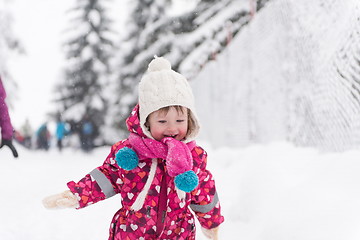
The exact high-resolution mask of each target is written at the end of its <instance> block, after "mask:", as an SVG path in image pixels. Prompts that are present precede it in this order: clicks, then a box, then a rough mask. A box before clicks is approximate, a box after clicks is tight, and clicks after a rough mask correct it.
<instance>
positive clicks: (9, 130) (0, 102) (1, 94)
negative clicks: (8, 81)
mask: <svg viewBox="0 0 360 240" xmlns="http://www.w3.org/2000/svg"><path fill="white" fill-rule="evenodd" d="M5 98H6V92H5V89H4V86H3V84H2V81H1V79H0V128H1V136H2V138H3V139H7V140H8V139H11V138H12V135H13V127H12V125H11V121H10V116H9V110H8V107H7V105H6V102H5Z"/></svg>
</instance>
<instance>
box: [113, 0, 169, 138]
mask: <svg viewBox="0 0 360 240" xmlns="http://www.w3.org/2000/svg"><path fill="white" fill-rule="evenodd" d="M169 5H170V1H169V0H138V1H136V2H132V6H133V7H132V9H131V10H130V11H131V14H130V19H129V21H128V24H127V29H126V31H127V32H128V34H127V36H126V37H125V39H124V41H123V42H122V43H121V46H122V48H121V51H120V57H119V58H120V60H119V67H118V69H119V71H120V72H119V73H118V74H119V76H118V77H117V79H118V80H117V81H116V83H115V87H114V89H115V93H114V102H113V103H112V105H113V106H115V107H114V108H113V109H112V110H113V112H112V113H110V115H109V119H112V121H111V122H110V123H109V124H110V125H111V127H112V128H120V129H122V130H125V129H126V126H125V119H126V118H127V117H128V115H129V112H130V111H131V109H132V108H133V107H134V106H135V104H136V101H137V93H136V89H135V86H136V84H137V83H138V81H139V80H140V79H141V76H142V75H143V74H144V72H145V71H146V68H147V63H148V62H149V61H150V60H151V59H152V58H153V57H154V54H163V53H165V52H166V49H164V48H163V46H161V45H159V46H160V47H161V48H162V49H161V50H158V49H157V50H156V51H155V50H154V51H149V52H147V51H146V49H147V48H148V47H149V46H151V45H152V44H154V43H156V42H157V40H158V39H159V36H158V35H159V34H161V31H158V32H156V31H154V30H155V28H154V26H157V25H162V24H163V21H164V19H166V17H165V16H166V9H167V7H168V6H169ZM119 134H120V133H119Z"/></svg>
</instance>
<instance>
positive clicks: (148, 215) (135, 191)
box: [68, 108, 224, 240]
mask: <svg viewBox="0 0 360 240" xmlns="http://www.w3.org/2000/svg"><path fill="white" fill-rule="evenodd" d="M139 124H140V123H139V118H138V111H137V109H136V108H135V110H134V111H133V112H132V114H131V116H130V117H129V118H128V120H127V125H128V128H129V130H130V131H131V132H133V133H136V134H138V135H140V136H141V137H144V138H146V136H145V135H144V134H143V132H142V130H141V127H140V125H139ZM124 147H128V148H131V147H132V146H131V144H130V142H129V140H128V139H125V140H122V141H120V142H118V143H116V144H114V145H113V146H112V148H111V152H110V154H109V155H108V157H107V158H106V160H105V162H104V163H103V165H102V166H100V167H98V168H96V169H94V170H93V171H92V172H91V173H89V174H87V175H86V176H85V177H84V178H83V179H81V180H80V181H79V182H78V183H75V182H69V183H68V187H69V189H70V190H71V191H72V192H73V193H74V194H75V195H77V196H78V198H79V199H80V200H79V206H80V207H79V208H84V207H86V206H88V205H91V204H93V203H96V202H98V201H101V200H104V199H106V198H109V197H111V196H113V195H115V194H118V193H119V194H120V195H121V198H122V200H121V201H122V208H121V209H120V210H118V211H117V212H116V214H115V216H114V217H113V219H112V222H111V226H110V236H109V240H121V239H126V240H133V239H146V240H151V239H154V240H155V239H195V222H194V216H193V214H192V213H191V212H190V209H189V207H190V208H191V209H192V210H193V211H194V213H195V215H196V217H197V218H198V220H199V222H200V224H201V226H202V227H204V228H207V229H211V228H215V227H217V226H218V225H219V224H221V223H222V222H223V221H224V217H223V216H222V215H221V212H220V203H219V200H218V197H217V194H216V189H215V182H214V180H213V177H212V174H211V173H210V172H209V171H208V170H206V161H207V154H206V152H205V151H204V150H203V149H202V148H201V147H199V146H195V147H194V148H192V151H191V154H192V157H193V169H192V170H193V171H194V172H195V173H196V174H197V176H198V178H199V185H198V186H197V187H196V188H195V189H194V190H193V191H191V192H190V193H186V198H185V200H183V201H182V200H181V199H180V198H179V197H178V194H177V191H176V189H175V184H174V178H173V177H170V176H169V175H168V174H167V167H166V164H165V163H164V161H163V159H157V161H158V165H157V168H156V172H155V175H154V178H153V181H152V182H151V185H150V188H149V191H148V193H147V195H146V198H145V201H144V204H143V206H142V208H141V209H140V210H138V211H134V210H132V209H131V206H132V205H133V203H134V202H135V200H136V199H137V197H138V196H139V193H140V192H141V190H142V189H143V188H144V186H145V184H146V182H147V179H148V178H149V173H150V168H151V162H152V160H151V159H145V160H140V162H139V164H138V166H137V167H136V168H135V169H133V170H130V171H127V170H124V169H122V168H120V167H119V166H118V164H117V163H116V161H115V154H116V153H117V152H118V150H119V149H122V148H124Z"/></svg>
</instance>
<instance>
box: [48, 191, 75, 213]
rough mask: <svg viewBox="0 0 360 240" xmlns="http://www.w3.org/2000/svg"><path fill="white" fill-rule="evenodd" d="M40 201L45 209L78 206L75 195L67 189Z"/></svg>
mask: <svg viewBox="0 0 360 240" xmlns="http://www.w3.org/2000/svg"><path fill="white" fill-rule="evenodd" d="M42 203H43V205H44V207H45V208H47V209H57V208H77V207H79V202H78V200H77V198H76V196H75V195H74V194H73V193H72V192H71V191H69V190H67V191H65V192H62V193H59V194H55V195H51V196H49V197H46V198H44V200H43V201H42Z"/></svg>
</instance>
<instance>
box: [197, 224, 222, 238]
mask: <svg viewBox="0 0 360 240" xmlns="http://www.w3.org/2000/svg"><path fill="white" fill-rule="evenodd" d="M201 230H202V231H203V233H204V235H205V236H206V237H207V238H209V239H214V240H218V231H219V227H216V228H212V229H206V228H203V227H202V228H201Z"/></svg>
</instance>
